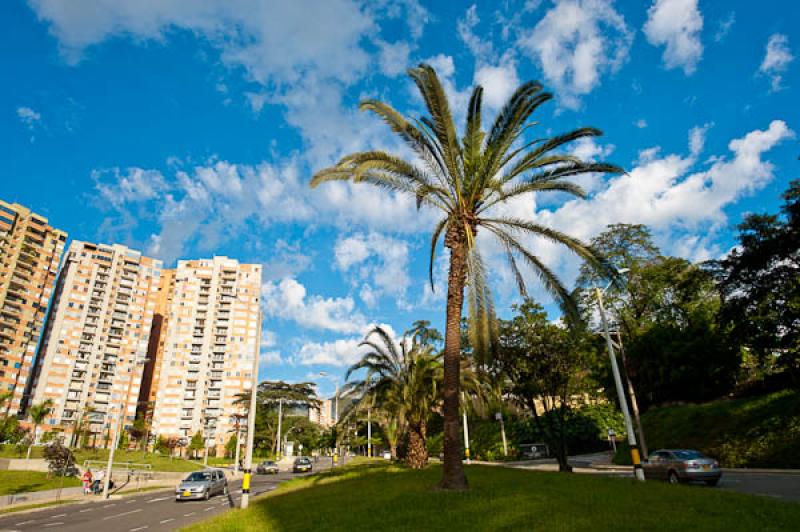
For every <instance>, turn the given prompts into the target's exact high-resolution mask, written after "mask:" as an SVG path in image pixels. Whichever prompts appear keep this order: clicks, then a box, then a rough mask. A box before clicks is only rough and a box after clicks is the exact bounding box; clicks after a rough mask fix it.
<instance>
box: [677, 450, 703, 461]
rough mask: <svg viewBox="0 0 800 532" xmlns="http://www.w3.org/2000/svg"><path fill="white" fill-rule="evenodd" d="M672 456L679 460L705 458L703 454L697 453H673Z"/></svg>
mask: <svg viewBox="0 0 800 532" xmlns="http://www.w3.org/2000/svg"><path fill="white" fill-rule="evenodd" d="M673 454H674V455H675V456H676V457H677V458H678V459H679V460H694V459H695V458H705V456H704V455H703V453H701V452H699V451H673Z"/></svg>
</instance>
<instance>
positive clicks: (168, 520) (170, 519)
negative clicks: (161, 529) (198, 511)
mask: <svg viewBox="0 0 800 532" xmlns="http://www.w3.org/2000/svg"><path fill="white" fill-rule="evenodd" d="M174 520H175V519H174V518H172V517H170V518H169V519H164V520H163V521H159V522H158V524H159V525H163V524H166V523H169V522H170V521H174Z"/></svg>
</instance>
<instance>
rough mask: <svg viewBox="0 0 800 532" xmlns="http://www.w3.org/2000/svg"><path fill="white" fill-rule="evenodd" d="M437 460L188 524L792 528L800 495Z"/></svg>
mask: <svg viewBox="0 0 800 532" xmlns="http://www.w3.org/2000/svg"><path fill="white" fill-rule="evenodd" d="M440 475H441V468H440V467H439V466H431V467H429V468H427V469H425V470H422V471H412V470H409V469H406V468H403V467H399V466H392V465H389V464H382V463H372V464H360V465H356V466H352V467H347V468H343V469H342V470H339V471H337V472H335V473H332V474H331V473H321V474H319V475H315V476H312V477H306V478H302V479H296V480H293V481H290V482H288V483H286V484H283V485H282V486H280V487H279V488H278V489H276V490H275V491H272V492H270V493H269V494H268V495H265V496H263V497H260V498H258V499H257V500H256V501H255V502H254V503H253V504H252V505H251V507H250V508H248V509H247V510H234V511H230V512H227V513H225V514H223V515H221V516H219V517H216V518H213V519H211V520H209V521H205V522H203V523H200V524H198V525H195V526H193V527H190V528H188V529H186V530H191V531H225V532H231V531H249V530H271V531H284V530H286V531H290V530H291V531H301V530H326V531H329V530H341V531H353V530H391V531H395V530H415V531H416V530H458V531H464V530H476V531H485V530H525V531H530V530H546V531H551V530H557V531H570V530H681V531H684V530H692V531H695V530H759V531H768V530H776V531H777V530H793V529H795V530H796V527H797V524H798V523H800V504H792V503H786V502H780V501H775V500H772V499H767V498H760V497H754V496H748V495H742V494H738V493H730V492H726V491H723V490H720V489H715V488H705V487H694V486H671V485H668V484H666V483H660V482H648V483H645V484H640V483H637V482H636V481H634V480H632V479H618V478H608V477H600V476H593V475H578V474H565V473H544V472H532V471H521V470H514V469H508V468H502V467H490V466H468V467H467V475H468V478H469V482H470V486H471V489H470V490H469V491H467V492H463V493H451V492H443V491H440V490H437V488H436V484H437V482H438V481H439V478H440Z"/></svg>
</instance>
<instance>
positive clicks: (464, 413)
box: [461, 392, 472, 464]
mask: <svg viewBox="0 0 800 532" xmlns="http://www.w3.org/2000/svg"><path fill="white" fill-rule="evenodd" d="M461 401H462V402H463V403H464V409H463V411H462V416H463V418H464V456H465V457H466V458H467V464H471V463H472V461H471V460H470V458H469V426H468V425H467V400H466V396H465V395H464V392H461Z"/></svg>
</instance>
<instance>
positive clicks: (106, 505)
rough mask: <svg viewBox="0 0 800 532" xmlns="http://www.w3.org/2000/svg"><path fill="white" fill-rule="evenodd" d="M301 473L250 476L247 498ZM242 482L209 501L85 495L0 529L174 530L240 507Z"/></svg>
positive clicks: (160, 495) (7, 520)
mask: <svg viewBox="0 0 800 532" xmlns="http://www.w3.org/2000/svg"><path fill="white" fill-rule="evenodd" d="M315 466H317V467H315V469H316V470H324V469H327V468H328V467H330V462H326V463H323V462H322V461H320V463H319V464H315ZM297 476H300V475H294V474H292V473H284V472H281V473H278V474H277V475H254V476H253V481H252V482H251V488H250V493H251V497H252V496H254V495H259V494H261V493H264V492H267V491H270V490H273V489H275V488H276V487H277V486H278V484H280V483H281V482H285V481H286V480H289V479H290V478H294V477H297ZM241 484H242V483H241V480H236V481H229V484H228V485H229V492H230V495H229V496H227V497H225V496H223V495H217V496H215V497H212V498H211V499H210V500H209V501H183V502H176V501H175V493H174V490H171V491H151V492H148V493H143V494H141V495H135V496H126V497H121V498H118V499H111V500H107V501H104V500H102V499H99V497H95V496H87V500H90V501H92V502H87V503H80V504H79V503H76V504H67V505H64V506H58V507H53V508H47V509H43V510H38V511H35V512H27V513H17V514H11V515H9V516H5V517H2V518H0V531H12V530H19V531H24V530H36V531H41V530H50V529H52V530H58V531H59V532H72V531H75V532H86V531H87V530H102V531H103V532H140V531H141V532H145V531H146V532H160V531H167V530H175V529H177V528H180V527H183V526H186V525H188V524H190V523H193V522H196V521H202V520H204V519H208V518H209V517H211V516H214V515H218V514H220V513H222V512H225V511H226V510H229V509H230V508H235V507H238V506H239V501H240V499H241Z"/></svg>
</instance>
